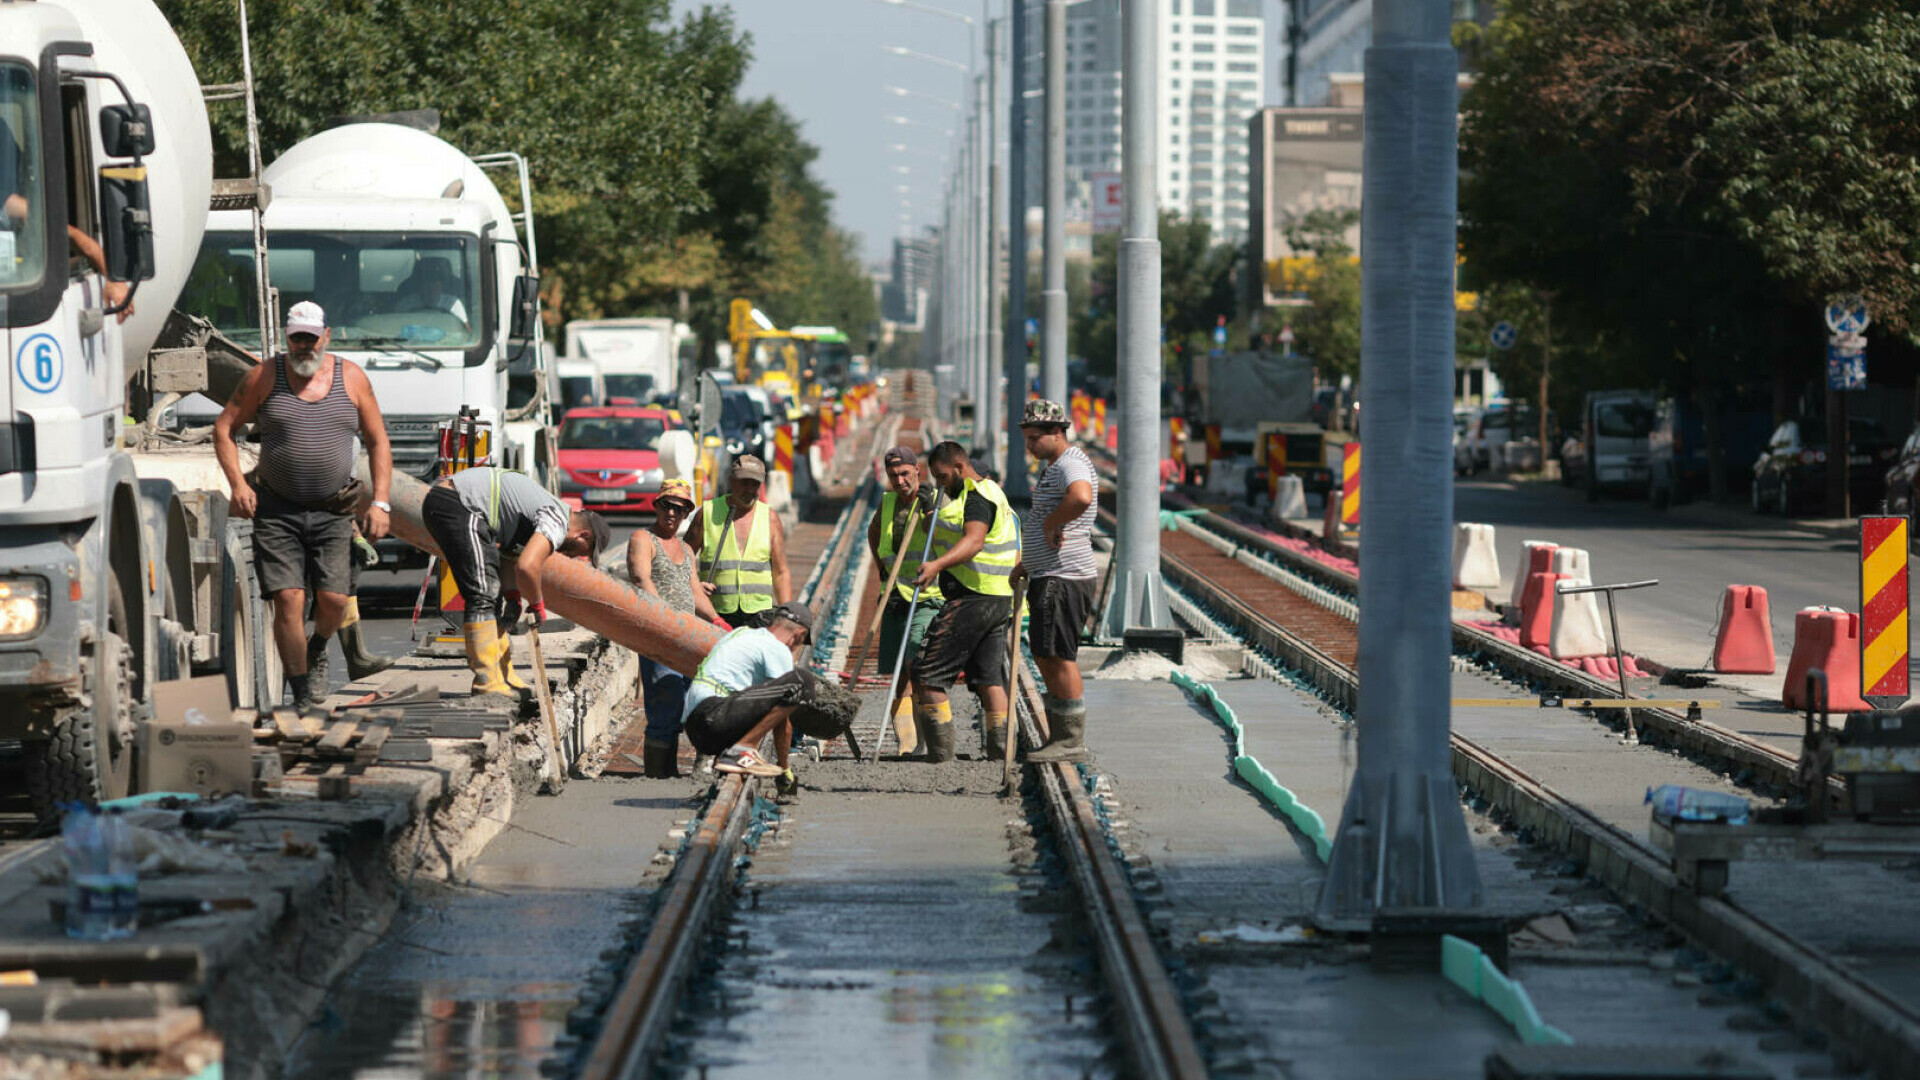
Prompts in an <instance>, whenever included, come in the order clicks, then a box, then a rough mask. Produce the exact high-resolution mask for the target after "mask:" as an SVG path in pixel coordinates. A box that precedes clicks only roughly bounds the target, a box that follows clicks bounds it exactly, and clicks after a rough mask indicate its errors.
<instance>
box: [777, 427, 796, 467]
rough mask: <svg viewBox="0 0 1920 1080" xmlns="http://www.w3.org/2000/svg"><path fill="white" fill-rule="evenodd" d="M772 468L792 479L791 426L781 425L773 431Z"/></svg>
mask: <svg viewBox="0 0 1920 1080" xmlns="http://www.w3.org/2000/svg"><path fill="white" fill-rule="evenodd" d="M773 467H774V468H776V469H779V470H780V471H781V472H783V473H786V474H787V479H789V480H791V479H793V425H792V424H781V425H780V426H779V427H777V428H774V429H773Z"/></svg>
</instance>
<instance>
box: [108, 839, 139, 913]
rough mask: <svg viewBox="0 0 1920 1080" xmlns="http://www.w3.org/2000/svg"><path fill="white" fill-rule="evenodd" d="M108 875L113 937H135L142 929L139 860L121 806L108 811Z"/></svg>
mask: <svg viewBox="0 0 1920 1080" xmlns="http://www.w3.org/2000/svg"><path fill="white" fill-rule="evenodd" d="M105 825H106V826H107V876H108V877H109V879H111V882H112V887H113V936H114V937H132V936H133V935H134V933H135V932H137V931H138V930H139V929H140V861H139V859H138V858H136V857H135V855H134V850H133V837H132V834H131V832H130V830H129V829H128V827H127V819H126V818H124V817H122V816H121V813H120V810H119V808H118V807H116V808H114V809H113V810H112V811H110V812H109V813H108V814H107V817H106V820H105Z"/></svg>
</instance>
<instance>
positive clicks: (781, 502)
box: [767, 469, 793, 514]
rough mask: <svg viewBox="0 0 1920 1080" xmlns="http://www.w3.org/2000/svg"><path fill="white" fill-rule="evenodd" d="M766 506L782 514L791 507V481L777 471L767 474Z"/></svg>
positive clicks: (784, 474)
mask: <svg viewBox="0 0 1920 1080" xmlns="http://www.w3.org/2000/svg"><path fill="white" fill-rule="evenodd" d="M767 505H768V506H771V507H773V512H774V513H776V514H783V513H785V512H786V511H787V510H788V509H790V508H791V507H792V506H793V479H792V478H791V477H789V476H788V475H787V474H786V473H783V472H781V471H780V470H779V469H774V470H773V471H772V472H769V473H768V474H767Z"/></svg>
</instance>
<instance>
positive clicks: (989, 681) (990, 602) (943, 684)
mask: <svg viewBox="0 0 1920 1080" xmlns="http://www.w3.org/2000/svg"><path fill="white" fill-rule="evenodd" d="M928 467H929V469H931V470H932V472H933V482H934V483H935V484H937V485H938V486H939V487H940V489H941V490H943V491H945V492H946V494H947V504H946V505H945V506H943V507H941V509H940V512H939V513H938V514H935V515H934V519H933V520H934V526H933V552H934V558H932V559H930V560H928V561H927V562H926V563H924V564H922V565H921V567H920V573H919V574H918V575H917V576H916V577H915V578H914V581H915V582H916V583H917V584H919V585H920V586H922V587H925V586H928V585H932V584H934V583H935V582H936V581H937V582H938V583H939V585H940V592H941V593H942V595H944V596H945V597H946V600H945V603H943V604H942V605H941V608H940V613H939V614H938V615H935V616H934V617H933V624H932V625H931V626H930V627H928V629H927V639H926V642H925V643H924V644H922V645H921V647H920V655H919V656H918V657H916V658H915V659H914V662H913V666H912V668H910V669H909V672H910V674H912V676H913V693H914V702H915V707H914V712H915V716H916V718H917V719H918V720H919V722H920V741H921V742H922V743H923V744H925V745H926V748H927V760H928V761H952V760H953V707H952V705H951V704H950V703H949V702H948V700H947V688H948V687H950V686H952V685H953V683H954V680H955V679H957V678H958V677H959V676H960V675H961V674H962V673H963V672H964V673H965V675H966V677H967V685H968V686H970V687H972V688H973V692H974V694H975V695H976V696H977V697H979V699H980V709H981V718H980V727H981V732H982V735H983V740H982V741H983V743H984V745H983V747H982V749H983V750H984V751H985V754H986V756H987V757H989V758H997V757H999V756H1000V755H1001V753H1002V752H1003V751H1004V750H1005V748H1006V738H1007V630H1008V624H1009V623H1011V622H1012V621H1013V579H1014V578H1015V577H1016V576H1018V575H1019V574H1020V573H1021V570H1020V520H1019V517H1018V516H1017V515H1016V514H1014V512H1013V508H1012V507H1010V506H1008V505H1007V497H1006V495H1005V494H1003V493H1002V492H1001V491H1000V485H998V484H996V483H994V482H993V481H991V480H986V479H983V478H982V477H981V476H980V474H979V473H977V472H975V471H974V469H973V465H972V463H971V462H969V461H968V460H967V451H966V448H964V447H962V446H961V445H960V444H959V443H956V442H943V443H941V444H940V445H938V446H936V447H934V448H933V452H932V454H930V455H929V456H928Z"/></svg>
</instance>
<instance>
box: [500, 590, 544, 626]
mask: <svg viewBox="0 0 1920 1080" xmlns="http://www.w3.org/2000/svg"><path fill="white" fill-rule="evenodd" d="M546 621H547V605H546V604H544V603H539V604H534V605H533V606H532V607H528V606H527V605H526V601H525V600H523V599H522V598H521V596H520V591H519V590H518V589H508V590H507V591H506V592H504V593H501V594H500V615H499V617H498V618H497V619H496V620H495V623H496V624H497V626H498V628H499V631H500V633H502V634H518V633H524V632H525V631H528V630H538V629H539V628H540V624H542V623H544V622H546Z"/></svg>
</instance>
